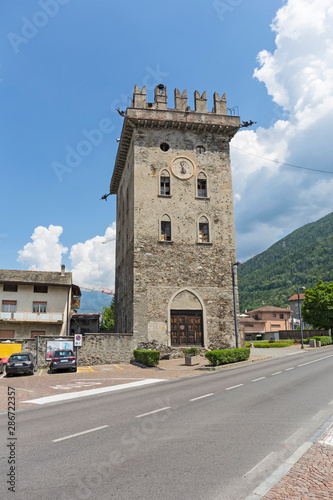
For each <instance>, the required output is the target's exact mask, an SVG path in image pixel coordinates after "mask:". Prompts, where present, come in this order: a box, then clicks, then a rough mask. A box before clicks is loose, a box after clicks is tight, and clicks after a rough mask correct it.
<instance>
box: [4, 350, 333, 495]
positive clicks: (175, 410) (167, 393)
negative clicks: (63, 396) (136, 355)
mask: <svg viewBox="0 0 333 500" xmlns="http://www.w3.org/2000/svg"><path fill="white" fill-rule="evenodd" d="M332 375H333V348H331V347H329V348H325V349H321V350H319V351H315V352H310V353H304V354H303V353H302V354H298V355H293V356H286V357H284V358H277V359H273V360H269V361H263V362H260V363H256V364H253V365H246V366H241V367H234V368H231V369H228V370H223V371H220V372H213V373H207V374H204V375H199V376H195V377H188V378H184V379H176V380H172V381H163V382H160V383H157V384H154V385H151V386H147V387H139V388H135V389H124V390H122V391H118V392H112V393H107V394H102V395H96V396H89V397H84V398H80V399H77V400H73V401H65V402H59V403H52V404H48V405H45V406H38V407H34V408H24V409H21V410H19V411H18V412H17V413H16V434H15V436H16V437H17V440H16V441H15V450H16V457H15V458H16V464H17V469H16V470H15V474H16V477H15V482H16V490H15V493H8V491H7V486H8V485H6V484H5V482H4V481H3V478H4V477H6V474H7V473H8V468H9V464H8V463H7V459H8V454H9V450H10V448H9V447H7V446H6V445H7V444H8V442H9V439H8V434H7V424H6V423H7V417H6V415H0V425H1V429H2V431H1V436H2V438H1V439H2V443H1V445H2V446H1V457H2V469H1V481H0V482H1V484H2V488H3V489H2V490H1V493H2V496H1V498H15V499H20V500H21V499H25V498H33V499H35V500H45V499H52V498H66V499H95V498H99V499H116V500H122V499H124V500H128V499H131V500H133V499H134V498H135V499H145V500H146V499H147V500H156V499H158V498H161V499H163V500H175V499H178V498H181V499H202V498H204V499H205V500H213V499H223V500H242V499H245V498H246V496H247V495H249V494H250V493H251V492H252V491H253V490H254V489H255V488H256V487H257V486H258V485H259V484H260V483H261V482H262V481H263V480H264V479H266V477H268V476H269V475H270V474H271V473H272V472H273V471H274V470H275V469H276V468H277V467H278V466H279V465H280V464H281V463H282V462H283V461H284V460H285V459H286V458H287V457H289V456H290V455H291V454H292V453H293V452H294V451H295V450H296V449H297V448H298V447H299V446H300V445H302V444H303V443H304V441H305V440H307V439H309V438H310V436H311V435H312V434H313V433H314V432H316V430H317V429H318V428H319V427H320V426H321V425H322V424H323V423H324V422H325V421H326V420H327V419H328V417H329V416H330V415H331V414H332V413H333V411H332V410H333V376H332Z"/></svg>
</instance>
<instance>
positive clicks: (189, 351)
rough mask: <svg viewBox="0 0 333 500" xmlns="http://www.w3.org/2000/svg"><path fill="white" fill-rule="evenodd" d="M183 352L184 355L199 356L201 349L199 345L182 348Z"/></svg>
mask: <svg viewBox="0 0 333 500" xmlns="http://www.w3.org/2000/svg"><path fill="white" fill-rule="evenodd" d="M182 353H183V354H184V356H198V355H199V354H200V351H199V349H198V348H197V347H188V348H186V349H182Z"/></svg>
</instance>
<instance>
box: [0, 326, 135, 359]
mask: <svg viewBox="0 0 333 500" xmlns="http://www.w3.org/2000/svg"><path fill="white" fill-rule="evenodd" d="M38 339H39V340H38V344H39V349H38V357H39V360H38V366H39V367H43V366H48V365H49V362H48V361H46V360H45V357H46V356H45V355H46V342H47V340H58V339H59V340H60V337H59V336H44V335H43V336H42V337H38ZM10 340H12V341H13V340H14V341H15V343H17V344H22V351H26V352H31V353H32V354H33V355H34V356H36V352H37V351H36V350H37V338H34V339H10ZM61 340H74V337H73V336H68V337H67V336H66V337H61ZM0 345H1V344H0ZM137 346H138V344H137V341H135V340H134V339H133V335H132V334H122V333H87V334H85V335H84V337H83V345H82V347H79V356H78V360H79V366H80V365H81V366H85V365H103V364H112V363H129V362H130V360H131V359H133V350H134V349H136V348H137ZM74 349H75V348H74Z"/></svg>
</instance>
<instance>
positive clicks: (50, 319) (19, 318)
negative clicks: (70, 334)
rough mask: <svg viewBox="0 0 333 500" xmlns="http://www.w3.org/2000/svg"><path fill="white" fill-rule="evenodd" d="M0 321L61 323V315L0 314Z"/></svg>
mask: <svg viewBox="0 0 333 500" xmlns="http://www.w3.org/2000/svg"><path fill="white" fill-rule="evenodd" d="M1 321H10V322H13V323H14V322H27V321H38V322H41V323H43V322H44V323H59V322H62V321H63V314H62V313H28V312H0V323H1Z"/></svg>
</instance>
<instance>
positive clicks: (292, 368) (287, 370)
mask: <svg viewBox="0 0 333 500" xmlns="http://www.w3.org/2000/svg"><path fill="white" fill-rule="evenodd" d="M294 369H295V367H294V366H292V367H291V368H286V372H289V370H294Z"/></svg>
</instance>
